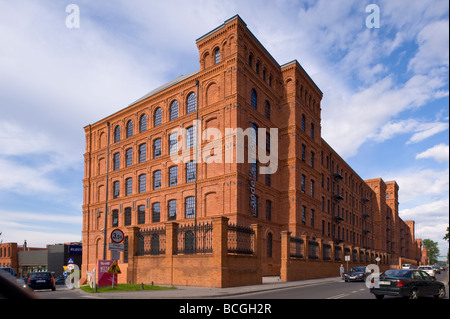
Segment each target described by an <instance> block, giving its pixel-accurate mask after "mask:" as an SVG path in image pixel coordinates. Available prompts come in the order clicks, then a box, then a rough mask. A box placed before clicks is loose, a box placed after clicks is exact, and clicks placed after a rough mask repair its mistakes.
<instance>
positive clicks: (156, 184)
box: [153, 170, 161, 189]
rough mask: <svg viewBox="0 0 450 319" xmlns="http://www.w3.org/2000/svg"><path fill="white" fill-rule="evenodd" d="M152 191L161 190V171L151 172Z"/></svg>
mask: <svg viewBox="0 0 450 319" xmlns="http://www.w3.org/2000/svg"><path fill="white" fill-rule="evenodd" d="M153 189H161V171H160V170H157V171H154V172H153Z"/></svg>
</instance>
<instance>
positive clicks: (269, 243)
mask: <svg viewBox="0 0 450 319" xmlns="http://www.w3.org/2000/svg"><path fill="white" fill-rule="evenodd" d="M267 257H269V258H270V257H272V233H268V234H267Z"/></svg>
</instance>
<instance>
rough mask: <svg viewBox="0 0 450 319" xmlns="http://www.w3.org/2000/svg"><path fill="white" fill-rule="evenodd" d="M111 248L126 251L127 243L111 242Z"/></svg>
mask: <svg viewBox="0 0 450 319" xmlns="http://www.w3.org/2000/svg"><path fill="white" fill-rule="evenodd" d="M108 247H109V250H117V251H124V249H125V245H124V244H115V243H109V246H108Z"/></svg>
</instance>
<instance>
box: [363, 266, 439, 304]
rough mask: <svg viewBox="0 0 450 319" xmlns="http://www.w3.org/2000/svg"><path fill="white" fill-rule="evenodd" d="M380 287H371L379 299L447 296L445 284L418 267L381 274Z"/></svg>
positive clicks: (392, 270)
mask: <svg viewBox="0 0 450 319" xmlns="http://www.w3.org/2000/svg"><path fill="white" fill-rule="evenodd" d="M373 282H374V281H373ZM378 284H379V285H378V287H373V288H370V292H371V293H373V294H374V295H375V297H376V298H377V299H382V298H384V296H385V295H388V296H402V297H408V298H410V299H417V298H418V297H421V296H434V297H435V298H439V299H442V298H445V294H446V292H445V285H444V283H442V282H440V281H437V280H436V279H435V278H433V277H431V276H430V275H429V274H428V273H426V272H424V271H421V270H416V269H390V270H386V271H385V272H383V273H382V274H381V275H380V278H379V282H378Z"/></svg>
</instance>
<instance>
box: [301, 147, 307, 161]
mask: <svg viewBox="0 0 450 319" xmlns="http://www.w3.org/2000/svg"><path fill="white" fill-rule="evenodd" d="M302 161H303V162H304V161H306V146H305V145H303V144H302Z"/></svg>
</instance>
